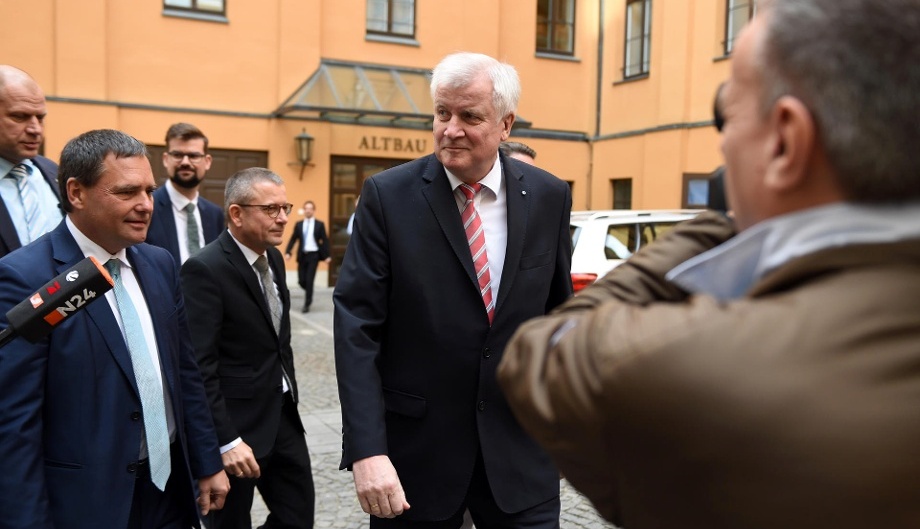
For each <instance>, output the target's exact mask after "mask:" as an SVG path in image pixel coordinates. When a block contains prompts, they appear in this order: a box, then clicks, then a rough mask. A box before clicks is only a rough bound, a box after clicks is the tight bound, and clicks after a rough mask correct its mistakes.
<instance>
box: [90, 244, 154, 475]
mask: <svg viewBox="0 0 920 529" xmlns="http://www.w3.org/2000/svg"><path fill="white" fill-rule="evenodd" d="M105 267H106V268H107V269H108V271H109V274H110V275H111V276H112V279H113V280H114V281H115V302H116V305H118V312H119V314H121V323H122V326H123V327H124V332H125V341H126V342H127V343H128V351H129V352H130V353H131V366H132V367H133V368H134V378H135V379H136V380H137V390H138V392H140V396H141V410H142V411H143V415H144V433H145V435H146V439H147V456H148V457H149V458H150V459H149V462H150V480H151V481H153V484H154V485H156V487H157V488H158V489H160V490H166V481H167V480H168V479H169V470H170V464H169V429H168V427H167V426H166V407H165V401H164V400H163V385H162V384H161V383H160V379H159V377H157V372H156V369H157V368H156V366H154V364H153V360H152V359H151V358H150V353H149V351H148V349H147V340H145V339H144V331H143V329H142V328H141V319H140V317H139V316H138V315H137V309H136V308H135V307H134V303H133V302H132V301H131V297H130V296H129V295H128V291H127V290H125V285H124V283H122V281H121V263H120V262H119V261H118V259H110V260H109V261H108V262H107V263H105Z"/></svg>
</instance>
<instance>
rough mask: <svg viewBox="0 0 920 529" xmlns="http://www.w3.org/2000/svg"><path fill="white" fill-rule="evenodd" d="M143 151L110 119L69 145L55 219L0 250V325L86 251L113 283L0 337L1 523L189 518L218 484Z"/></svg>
mask: <svg viewBox="0 0 920 529" xmlns="http://www.w3.org/2000/svg"><path fill="white" fill-rule="evenodd" d="M146 154H147V153H146V148H145V147H144V144H142V143H140V142H139V141H137V140H136V139H134V138H132V137H131V136H128V135H127V134H124V133H121V132H118V131H115V130H95V131H90V132H87V133H84V134H81V135H80V136H78V137H76V138H74V139H73V140H71V141H70V142H68V143H67V145H66V146H65V147H64V150H63V151H62V153H61V167H60V172H59V175H58V179H59V182H60V189H61V190H62V192H63V194H62V195H63V207H64V210H65V211H66V212H67V215H66V217H65V219H64V221H63V222H60V223H59V224H58V226H57V227H56V228H54V229H53V230H52V231H51V232H49V233H48V235H46V236H44V237H41V238H39V239H38V240H37V241H35V242H32V243H30V244H28V245H27V246H24V247H23V248H21V249H19V250H18V251H16V252H13V253H11V254H9V255H7V256H5V257H3V258H2V259H0V285H3V288H0V327H4V326H6V325H7V322H6V317H5V314H6V312H7V311H8V310H9V309H10V308H11V307H13V306H14V305H16V304H18V303H19V302H20V301H21V300H23V299H27V298H29V297H30V296H32V295H33V294H34V292H35V291H36V289H38V288H41V286H42V285H43V284H44V283H46V282H47V281H48V280H49V279H51V278H52V277H55V276H57V275H59V274H60V273H62V272H63V271H64V270H67V269H69V268H71V267H72V266H73V265H74V264H75V263H77V262H79V261H82V260H83V259H84V258H85V257H90V256H91V257H94V258H96V260H97V261H99V262H100V263H104V264H105V266H106V268H107V269H108V270H109V273H110V274H111V275H112V278H113V280H114V285H115V288H114V290H112V291H111V292H108V293H106V294H104V297H105V301H106V303H103V302H102V301H101V300H98V302H97V303H92V304H91V305H89V306H87V307H86V309H85V310H83V311H81V312H79V313H77V314H73V315H70V316H68V317H67V318H66V320H64V321H63V322H62V323H60V324H59V325H58V326H57V327H56V328H55V331H54V332H52V333H51V335H50V336H49V337H48V338H46V339H43V340H40V341H38V342H37V343H29V342H27V341H26V340H25V339H23V338H18V339H15V340H13V341H11V342H9V343H8V344H7V345H6V346H4V347H3V348H0V387H2V388H3V391H2V392H0V453H2V454H4V460H3V461H4V468H3V472H2V473H0V512H2V513H3V520H2V522H0V525H2V526H3V527H29V528H41V529H51V528H53V527H57V528H61V527H67V528H90V527H119V528H121V527H124V528H128V529H167V528H168V529H188V528H189V527H192V526H197V525H198V516H199V515H205V514H207V513H208V512H209V511H210V510H212V509H220V508H221V507H222V506H223V503H224V499H225V498H226V495H227V492H228V491H229V480H228V478H227V476H226V474H225V473H224V471H223V464H222V462H221V458H220V452H219V447H218V444H217V443H218V441H217V434H216V432H215V429H214V422H213V419H212V417H211V413H210V409H209V408H208V403H207V399H206V397H205V392H204V386H203V383H202V380H201V374H200V373H199V371H198V366H197V363H196V362H195V358H194V353H193V351H192V345H191V340H190V336H189V332H188V323H187V320H186V313H185V304H184V301H183V298H182V294H181V291H180V287H179V274H178V270H177V268H176V266H175V263H174V261H173V259H172V258H171V257H170V256H169V253H168V252H167V251H166V250H163V249H162V248H157V247H154V246H151V245H148V244H143V241H144V238H145V237H146V235H147V226H148V225H149V223H150V214H151V212H152V209H153V201H152V198H151V194H152V193H153V190H154V189H155V188H156V185H155V184H154V180H153V172H152V170H151V168H150V162H149V161H148V160H147V155H146ZM83 296H84V297H86V298H92V297H94V294H92V293H84V294H83ZM196 493H197V494H198V496H197V509H196Z"/></svg>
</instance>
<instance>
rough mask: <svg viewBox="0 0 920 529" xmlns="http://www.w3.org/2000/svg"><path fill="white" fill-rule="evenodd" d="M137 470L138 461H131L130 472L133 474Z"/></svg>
mask: <svg viewBox="0 0 920 529" xmlns="http://www.w3.org/2000/svg"><path fill="white" fill-rule="evenodd" d="M135 471H137V463H129V464H128V472H130V473H132V474H133V473H134V472H135Z"/></svg>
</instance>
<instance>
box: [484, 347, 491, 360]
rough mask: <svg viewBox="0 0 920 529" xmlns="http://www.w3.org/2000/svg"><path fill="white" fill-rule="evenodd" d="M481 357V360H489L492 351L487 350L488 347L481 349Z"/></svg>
mask: <svg viewBox="0 0 920 529" xmlns="http://www.w3.org/2000/svg"><path fill="white" fill-rule="evenodd" d="M482 357H483V358H491V357H492V350H491V349H489V348H488V347H486V348H485V349H483V350H482Z"/></svg>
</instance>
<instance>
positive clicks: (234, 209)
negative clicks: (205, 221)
mask: <svg viewBox="0 0 920 529" xmlns="http://www.w3.org/2000/svg"><path fill="white" fill-rule="evenodd" d="M242 214H243V208H241V207H240V206H239V205H238V204H230V207H229V208H227V222H229V223H230V224H232V225H234V226H236V227H237V228H239V227H240V226H242V225H243V219H242V218H240V215H242Z"/></svg>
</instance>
